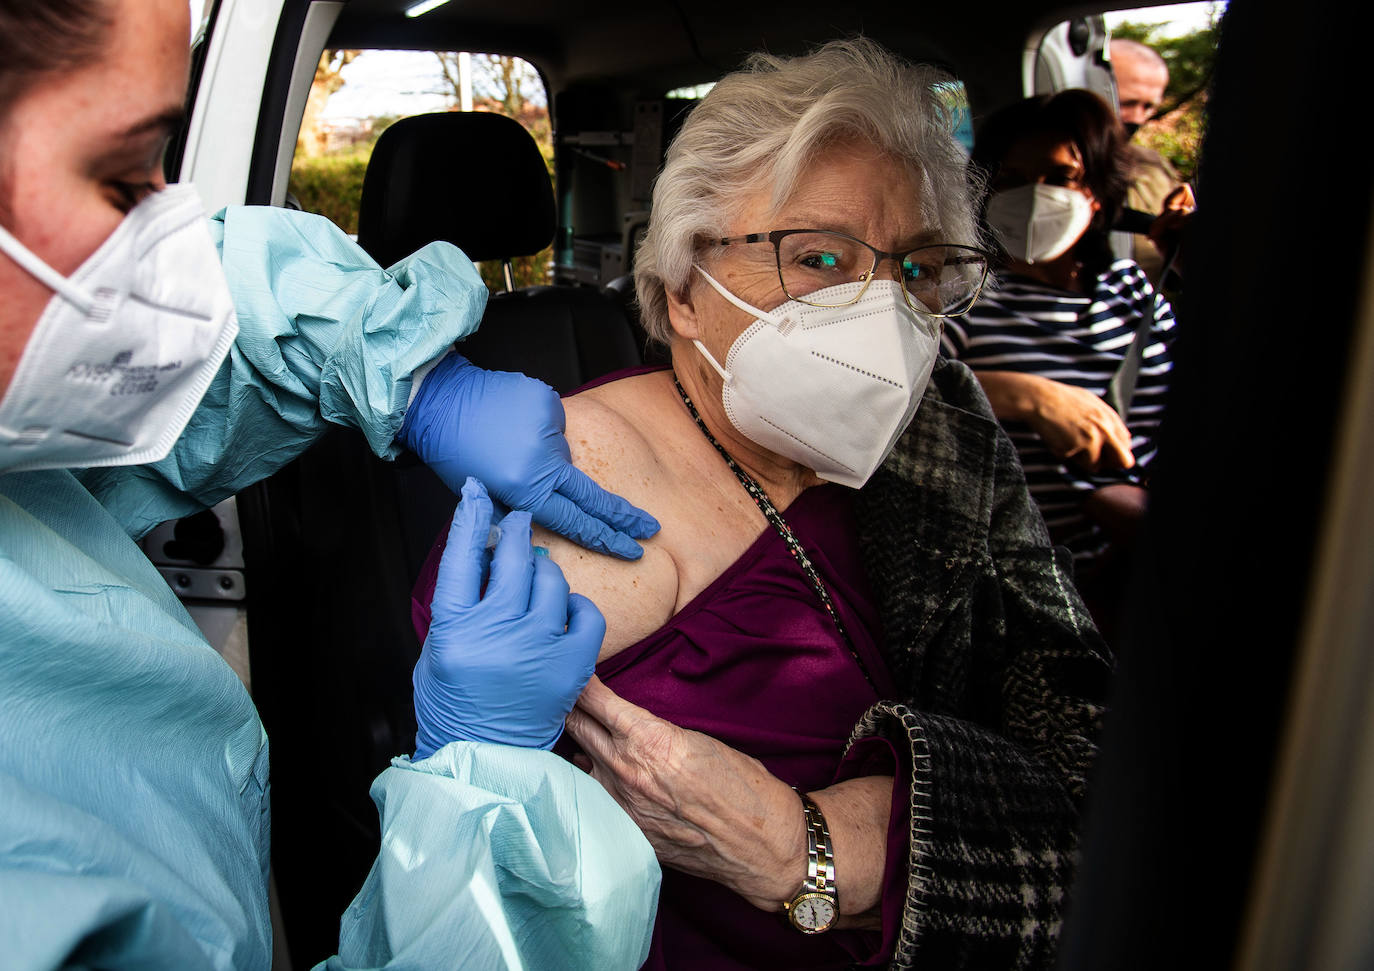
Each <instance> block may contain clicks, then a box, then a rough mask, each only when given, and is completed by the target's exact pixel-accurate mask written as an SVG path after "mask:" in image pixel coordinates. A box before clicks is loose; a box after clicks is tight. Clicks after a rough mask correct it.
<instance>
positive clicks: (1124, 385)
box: [1102, 294, 1155, 421]
mask: <svg viewBox="0 0 1374 971" xmlns="http://www.w3.org/2000/svg"><path fill="white" fill-rule="evenodd" d="M1152 296H1153V294H1152ZM1153 304H1154V301H1153V300H1151V306H1150V308H1149V311H1148V312H1146V313H1142V314H1141V315H1140V323H1139V324H1137V325H1136V328H1135V335H1134V336H1133V337H1132V338H1131V346H1130V347H1128V348H1127V349H1126V356H1125V357H1124V358H1122V360H1121V364H1120V365H1119V366H1118V367H1117V369H1116V373H1115V374H1113V375H1112V380H1111V381H1110V382H1109V383H1108V384H1107V393H1106V394H1104V395H1103V396H1102V400H1103V401H1105V402H1107V405H1108V406H1109V407H1110V408H1111V409H1112V410H1113V411H1115V412H1116V413H1117V414H1118V415H1120V416H1121V420H1122V421H1125V420H1126V415H1127V414H1128V413H1129V412H1130V410H1131V399H1132V398H1133V397H1135V384H1136V380H1137V379H1138V378H1139V377H1140V361H1141V359H1142V358H1143V357H1144V356H1145V344H1146V342H1148V341H1149V339H1150V330H1151V329H1152V328H1153V327H1154V325H1155V310H1154V306H1153Z"/></svg>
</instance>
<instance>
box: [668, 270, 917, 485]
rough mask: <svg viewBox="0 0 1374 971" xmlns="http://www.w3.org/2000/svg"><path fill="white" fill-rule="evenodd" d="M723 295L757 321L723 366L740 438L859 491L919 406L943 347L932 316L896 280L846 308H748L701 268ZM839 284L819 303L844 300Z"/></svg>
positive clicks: (725, 398) (848, 290)
mask: <svg viewBox="0 0 1374 971" xmlns="http://www.w3.org/2000/svg"><path fill="white" fill-rule="evenodd" d="M697 269H698V270H699V271H700V272H701V275H702V276H704V277H706V279H707V281H708V282H710V284H711V286H713V287H715V288H716V290H717V291H719V293H720V295H721V296H723V297H724V298H725V299H726V300H728V301H730V302H731V303H732V304H734V305H735V306H736V307H739V308H740V309H741V310H743V311H744V312H745V313H751V314H753V315H754V316H755V317H756V318H757V319H756V320H755V321H754V322H753V323H752V324H750V325H749V326H748V327H747V328H745V330H744V333H742V334H740V335H739V337H737V338H735V341H734V343H733V344H731V345H730V350H729V352H728V353H727V354H726V357H725V366H724V367H722V366H721V365H720V363H719V362H717V361H716V359H715V358H714V357H712V356H711V353H710V352H709V351H707V350H706V348H705V346H704V345H703V344H702V343H701V342H700V341H693V343H694V344H696V346H697V350H699V351H701V353H702V355H703V356H704V357H705V358H706V360H707V361H708V362H709V363H710V365H711V366H712V367H713V368H715V369H716V372H717V373H718V374H720V376H721V379H722V380H723V381H724V386H723V387H722V389H721V401H722V403H723V404H724V405H725V414H726V416H727V417H728V418H729V419H730V423H731V424H732V425H734V426H735V428H736V429H738V430H739V433H740V434H741V435H743V436H744V437H745V438H748V439H749V440H750V441H752V442H754V443H755V444H757V445H761V446H763V447H764V448H766V449H768V450H769V451H771V452H774V453H776V454H778V455H781V456H783V457H784V458H788V459H791V460H792V461H794V462H797V463H798V464H800V465H803V466H805V467H806V468H809V469H811V470H812V471H814V472H815V473H816V475H818V476H820V477H821V478H822V479H826V480H828V481H830V482H838V483H840V484H841V485H847V486H850V487H852V488H855V489H857V488H859V487H860V486H862V485H863V484H864V483H865V482H867V481H868V479H869V477H870V476H871V475H872V474H873V472H874V470H876V469H877V468H878V466H879V465H881V464H882V462H883V459H885V458H887V456H888V453H889V452H891V451H892V448H893V446H894V445H896V443H897V439H898V437H899V436H900V435H901V434H902V432H903V431H905V430H906V426H907V425H908V424H909V423H910V421H911V416H912V415H914V414H915V413H916V406H917V405H918V404H920V402H921V395H922V394H923V393H924V391H925V387H926V382H927V381H928V380H929V379H930V372H931V369H932V368H933V367H934V366H935V358H936V354H937V352H938V349H939V344H940V326H939V323H938V321H937V319H936V318H934V317H931V316H929V315H927V314H920V313H917V312H916V311H914V310H912V309H911V307H909V306H908V305H907V302H906V300H905V298H904V296H903V294H902V285H901V284H900V283H898V282H897V281H896V280H874V281H873V282H872V283H870V284H869V285H868V289H867V290H866V291H865V292H864V295H863V296H862V297H861V298H860V299H859V300H858V302H856V303H853V304H850V305H849V306H847V307H813V306H811V305H809V304H804V303H801V302H800V301H797V300H789V301H788V302H787V303H784V304H782V305H781V306H779V307H778V308H777V309H776V310H773V311H772V312H771V313H765V312H764V311H762V310H759V309H758V308H757V307H752V306H750V305H749V304H747V303H745V302H744V301H743V300H741V299H740V298H739V297H737V296H735V295H734V294H733V293H731V292H730V291H729V290H726V289H725V287H723V286H722V285H721V284H720V283H718V282H716V280H715V279H713V278H712V277H711V275H710V274H709V273H707V272H706V271H705V270H702V269H701V267H697ZM862 287H863V283H862V282H857V283H843V284H840V285H838V286H833V287H827V288H826V289H824V290H819V291H817V292H816V293H815V294H813V295H812V296H813V297H818V298H821V299H822V300H825V301H827V302H836V303H838V302H841V301H843V300H844V299H845V298H846V297H847V296H850V295H852V294H853V293H855V292H857V291H858V290H859V289H861V288H862Z"/></svg>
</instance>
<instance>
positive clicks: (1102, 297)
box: [943, 260, 1175, 563]
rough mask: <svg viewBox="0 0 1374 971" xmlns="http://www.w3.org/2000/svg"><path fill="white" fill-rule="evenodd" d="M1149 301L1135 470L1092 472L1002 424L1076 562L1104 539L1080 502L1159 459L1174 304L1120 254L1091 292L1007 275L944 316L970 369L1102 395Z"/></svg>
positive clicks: (1132, 478) (1138, 479)
mask: <svg viewBox="0 0 1374 971" xmlns="http://www.w3.org/2000/svg"><path fill="white" fill-rule="evenodd" d="M1151 308H1152V309H1153V313H1154V319H1155V322H1154V324H1153V326H1152V328H1151V330H1150V332H1149V335H1148V342H1147V343H1146V345H1145V351H1144V354H1143V356H1142V358H1141V361H1140V372H1139V378H1138V380H1137V382H1136V388H1135V395H1134V397H1133V398H1132V399H1131V403H1130V409H1129V414H1128V418H1127V421H1126V427H1127V428H1128V429H1129V430H1130V432H1131V450H1132V451H1133V452H1134V453H1135V460H1136V465H1135V467H1134V468H1132V469H1126V470H1117V471H1115V472H1111V473H1106V474H1098V475H1088V474H1086V473H1084V472H1082V471H1080V470H1079V469H1077V468H1073V467H1071V466H1067V465H1065V464H1064V463H1063V462H1061V461H1060V460H1059V459H1057V458H1055V456H1054V455H1053V454H1052V453H1051V452H1050V450H1049V449H1048V448H1046V447H1045V444H1044V443H1043V442H1042V441H1041V440H1040V436H1039V435H1037V434H1036V433H1035V432H1034V431H1033V430H1032V428H1031V426H1030V425H1029V424H1028V423H1026V422H1022V421H1009V420H1008V421H1004V422H1003V425H1004V426H1005V427H1006V430H1007V434H1008V435H1010V436H1011V440H1012V442H1013V443H1014V444H1015V445H1016V450H1017V452H1019V453H1020V456H1021V465H1022V466H1023V467H1024V468H1025V470H1026V484H1027V485H1028V486H1029V487H1030V492H1031V496H1032V497H1033V498H1034V499H1035V502H1036V505H1038V506H1039V507H1040V512H1041V513H1042V514H1043V515H1044V517H1045V524H1046V525H1047V526H1048V527H1049V529H1050V536H1051V537H1052V538H1053V539H1054V541H1055V542H1056V543H1060V544H1063V545H1064V546H1067V547H1068V548H1069V549H1070V550H1071V551H1072V552H1073V554H1074V557H1075V559H1077V560H1078V561H1079V562H1080V563H1084V562H1087V561H1088V560H1090V559H1091V558H1093V557H1095V556H1097V555H1098V554H1100V553H1101V552H1102V550H1103V549H1104V548H1105V546H1106V540H1105V538H1104V537H1103V536H1102V535H1101V534H1100V532H1099V530H1098V529H1097V527H1096V526H1094V525H1093V524H1092V523H1091V522H1090V521H1089V520H1088V519H1087V518H1086V517H1085V516H1084V515H1083V511H1082V503H1083V499H1084V498H1085V497H1086V495H1087V494H1088V493H1089V492H1090V491H1092V490H1093V489H1096V488H1098V487H1100V486H1104V485H1109V484H1111V483H1115V482H1130V483H1135V484H1137V485H1143V484H1144V483H1145V479H1146V476H1147V475H1148V470H1149V466H1150V463H1151V461H1152V460H1153V459H1154V457H1155V453H1156V445H1155V437H1156V433H1157V432H1158V429H1159V422H1160V418H1161V417H1162V415H1163V413H1164V397H1165V393H1166V391H1167V390H1168V386H1169V371H1170V369H1171V368H1172V367H1173V359H1172V358H1171V357H1170V353H1169V346H1170V344H1171V343H1172V341H1173V339H1174V336H1175V321H1174V313H1173V310H1172V308H1170V306H1169V303H1168V301H1166V300H1165V299H1164V298H1163V297H1162V296H1160V295H1159V294H1157V293H1155V292H1154V290H1153V289H1152V288H1151V287H1150V283H1149V281H1148V280H1146V279H1145V274H1144V273H1143V272H1142V271H1141V269H1140V267H1139V266H1137V265H1136V264H1135V263H1133V262H1131V261H1130V260H1117V261H1116V262H1115V263H1113V264H1112V265H1111V266H1110V267H1109V268H1108V269H1107V271H1106V272H1105V273H1103V274H1102V275H1101V276H1100V277H1098V278H1097V280H1096V282H1095V284H1094V286H1093V289H1092V293H1091V294H1088V295H1084V294H1081V293H1072V292H1069V291H1064V290H1059V289H1056V288H1054V287H1050V286H1047V285H1045V284H1043V283H1040V282H1038V281H1033V280H1029V279H1026V278H1025V277H1011V278H1007V279H1004V280H1002V281H1001V283H1000V285H999V286H998V288H997V289H996V290H995V291H993V292H991V293H985V294H984V295H983V296H982V297H981V298H980V299H979V301H978V303H976V304H975V305H974V307H973V309H972V310H970V311H969V312H968V314H967V315H966V316H964V317H962V318H951V319H950V320H948V321H946V323H945V336H944V341H943V350H944V352H945V353H946V354H948V355H949V356H950V357H954V358H958V359H959V360H961V361H963V362H964V363H965V364H967V365H968V366H969V367H971V368H972V369H973V370H974V371H1019V372H1022V373H1026V374H1038V375H1040V376H1042V377H1046V378H1050V379H1052V380H1055V381H1062V382H1063V383H1064V384H1071V385H1074V386H1076V387H1080V388H1086V389H1088V390H1090V391H1091V392H1093V394H1096V395H1098V396H1102V395H1105V393H1106V391H1107V385H1108V384H1109V383H1110V382H1111V379H1112V376H1113V375H1114V374H1115V373H1116V371H1117V369H1118V368H1119V367H1120V366H1121V362H1122V361H1123V360H1124V359H1125V356H1126V352H1127V351H1128V350H1129V349H1130V347H1131V344H1132V342H1133V340H1134V336H1135V332H1136V328H1137V326H1138V325H1139V323H1140V320H1141V314H1142V313H1145V312H1149V310H1150V309H1151Z"/></svg>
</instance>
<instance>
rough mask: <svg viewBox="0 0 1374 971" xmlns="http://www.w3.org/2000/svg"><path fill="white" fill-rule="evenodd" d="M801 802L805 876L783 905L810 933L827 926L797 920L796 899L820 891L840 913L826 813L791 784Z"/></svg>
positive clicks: (795, 921)
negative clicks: (798, 888)
mask: <svg viewBox="0 0 1374 971" xmlns="http://www.w3.org/2000/svg"><path fill="white" fill-rule="evenodd" d="M792 790H793V791H794V792H796V794H797V796H798V797H799V798H800V799H801V803H802V818H803V820H804V825H805V826H806V879H805V880H804V881H803V882H802V886H801V889H800V890H798V891H797V893H796V894H795V895H794V896H793V898H792V899H791V900H790V901H788V902H787V903H785V904H784V905H783V910H784V911H786V912H787V914H788V916H789V920H791V921H792V924H793V926H795V927H797V928H798V929H799V930H802V931H804V932H805V933H808V934H812V933H818V932H820V931H825V930H829V926H826V927H820V928H807V927H804V926H802V925H801V924H799V923H798V922H797V920H796V918H795V916H794V915H793V908H794V906H795V905H796V903H797V902H798V901H799V900H801V899H802V898H803V897H805V896H807V895H814V894H822V895H824V896H826V897H829V898H830V902H831V903H832V904H833V905H834V912H835V915H836V916H838V915H839V895H838V893H837V890H836V887H835V858H834V855H833V854H834V850H833V848H832V845H831V840H830V828H829V827H828V826H827V825H826V822H825V814H824V813H822V812H821V808H820V807H819V806H817V805H816V803H815V802H814V801H813V800H812V799H811V797H810V796H808V795H807V794H806V793H804V792H802V791H801V790H800V789H798V788H797V787H796V786H793V787H792Z"/></svg>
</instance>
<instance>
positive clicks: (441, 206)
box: [358, 111, 555, 266]
mask: <svg viewBox="0 0 1374 971" xmlns="http://www.w3.org/2000/svg"><path fill="white" fill-rule="evenodd" d="M554 219H555V216H554V205H553V186H552V185H551V184H550V182H549V172H548V169H547V168H546V167H545V164H544V157H543V156H542V155H541V154H540V153H539V146H538V145H536V144H535V141H534V139H533V138H531V137H530V135H529V133H528V132H527V131H525V129H524V128H522V127H521V125H520V123H519V122H517V121H514V120H512V119H510V118H507V117H505V116H504V115H496V114H491V113H490V112H470V111H468V112H460V111H447V112H440V113H437V114H432V115H417V116H415V117H414V118H404V119H402V120H401V121H398V122H396V123H395V124H394V125H392V126H391V127H390V128H388V129H387V130H386V131H384V132H382V137H381V138H379V139H378V140H377V146H376V148H374V149H373V152H372V159H371V160H370V161H369V162H368V164H367V174H366V175H365V176H364V177H363V195H362V202H361V205H360V207H359V210H358V242H359V244H360V245H361V246H362V247H363V249H365V250H367V252H368V253H369V254H370V255H371V256H372V258H373V259H375V260H376V261H377V262H378V263H380V264H381V265H382V266H390V265H391V264H392V263H395V262H396V261H397V260H399V259H401V258H402V257H404V256H408V255H409V254H411V253H413V252H414V251H415V250H417V249H419V248H420V247H421V246H424V245H425V244H426V243H430V242H433V241H434V240H436V239H442V240H447V241H448V242H450V243H453V244H454V245H455V246H457V247H458V248H459V249H461V250H462V251H463V252H464V253H466V254H467V256H468V259H470V260H473V261H480V260H492V259H505V258H507V257H514V256H528V255H530V254H531V253H537V252H539V251H540V250H541V249H543V248H544V247H545V246H548V245H549V243H550V242H552V241H553V230H554Z"/></svg>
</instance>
